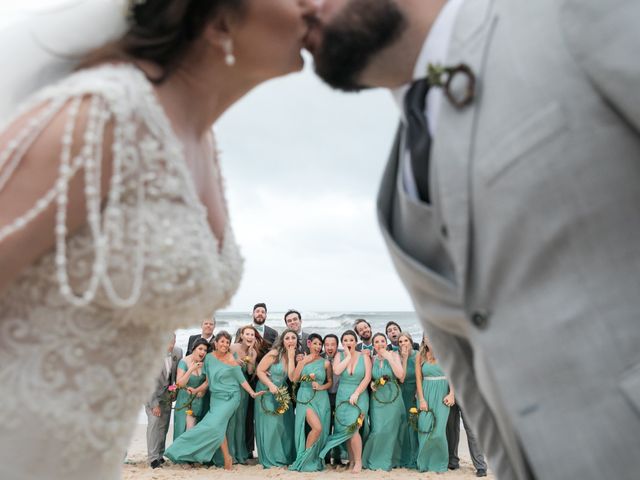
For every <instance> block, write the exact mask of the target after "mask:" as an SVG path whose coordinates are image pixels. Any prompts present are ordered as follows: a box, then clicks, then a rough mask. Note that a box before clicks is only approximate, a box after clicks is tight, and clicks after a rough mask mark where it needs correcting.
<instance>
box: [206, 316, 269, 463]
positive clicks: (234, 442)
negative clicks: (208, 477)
mask: <svg viewBox="0 0 640 480" xmlns="http://www.w3.org/2000/svg"><path fill="white" fill-rule="evenodd" d="M258 335H259V334H258ZM256 340H257V339H256V329H255V327H254V326H253V325H245V326H244V327H242V328H241V329H240V331H239V332H238V337H237V338H236V343H234V344H233V345H231V353H232V354H233V358H234V359H235V360H236V362H238V365H239V366H240V368H241V369H242V373H243V374H244V377H245V378H246V379H247V381H249V380H250V379H251V377H252V376H253V374H254V373H255V368H256V358H257V357H258V353H257V352H258V350H259V347H258V348H256ZM248 406H249V395H248V394H247V392H245V391H244V390H240V405H238V409H237V410H236V411H235V412H234V414H233V416H232V417H231V419H230V420H229V427H227V441H228V443H229V453H230V454H231V456H232V457H233V463H240V464H245V463H247V459H248V458H249V452H248V451H247V443H246V442H245V431H246V426H245V424H246V419H247V408H248ZM220 459H221V456H218V458H216V462H215V463H216V464H219V461H220Z"/></svg>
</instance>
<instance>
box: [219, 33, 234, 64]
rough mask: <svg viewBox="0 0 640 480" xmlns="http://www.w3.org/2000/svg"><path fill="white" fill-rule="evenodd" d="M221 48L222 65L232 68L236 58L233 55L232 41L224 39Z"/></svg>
mask: <svg viewBox="0 0 640 480" xmlns="http://www.w3.org/2000/svg"><path fill="white" fill-rule="evenodd" d="M222 48H223V49H224V63H226V64H227V66H229V67H231V66H233V65H234V64H235V63H236V57H235V55H234V54H233V40H231V39H230V38H228V39H226V40H225V42H224V43H223V44H222Z"/></svg>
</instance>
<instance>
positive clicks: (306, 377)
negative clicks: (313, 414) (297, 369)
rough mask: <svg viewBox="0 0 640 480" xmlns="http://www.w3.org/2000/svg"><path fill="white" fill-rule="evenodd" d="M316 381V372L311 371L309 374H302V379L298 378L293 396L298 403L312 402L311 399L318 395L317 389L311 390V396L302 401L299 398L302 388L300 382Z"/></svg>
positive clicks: (294, 385)
mask: <svg viewBox="0 0 640 480" xmlns="http://www.w3.org/2000/svg"><path fill="white" fill-rule="evenodd" d="M315 381H316V374H315V373H310V374H309V375H302V376H301V377H300V380H298V381H297V382H295V383H294V384H293V398H294V400H295V401H296V403H299V404H301V405H307V404H309V403H311V400H313V399H314V397H315V396H316V391H315V390H311V391H312V392H313V394H312V395H311V398H310V399H309V400H307V401H302V400H300V399H299V398H298V395H297V393H298V389H299V388H300V384H301V383H303V382H307V383H311V382H315Z"/></svg>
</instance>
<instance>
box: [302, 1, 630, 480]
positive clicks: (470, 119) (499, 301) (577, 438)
mask: <svg viewBox="0 0 640 480" xmlns="http://www.w3.org/2000/svg"><path fill="white" fill-rule="evenodd" d="M637 18H640V3H639V2H637V1H633V0H611V1H609V2H602V1H600V0H581V1H578V0H564V1H562V2H558V1H555V0H536V1H525V0H449V1H445V0H429V1H425V0H325V1H324V3H323V5H322V6H321V7H320V10H319V13H318V20H317V24H316V25H314V27H313V30H312V31H311V32H310V34H309V35H308V37H307V43H308V48H309V50H311V52H312V53H313V54H314V57H315V62H316V70H317V72H318V73H319V74H320V75H321V76H322V77H324V78H325V80H326V81H327V82H328V83H329V84H331V85H333V86H334V87H337V88H341V89H343V90H359V89H361V88H364V87H386V88H390V89H394V90H395V92H394V93H395V96H396V98H397V100H398V102H399V103H400V105H401V106H402V115H401V122H400V126H399V130H398V134H397V137H396V141H395V143H394V146H393V149H392V153H391V156H390V159H389V163H388V166H387V169H386V172H385V174H384V177H383V180H382V184H381V188H380V194H379V199H378V218H379V221H380V226H381V229H382V232H383V235H384V237H385V240H386V242H387V246H388V248H389V250H390V252H391V256H392V258H393V261H394V264H395V267H396V269H397V270H398V272H399V274H400V276H401V277H402V279H403V281H404V283H405V285H406V287H407V289H408V291H409V293H410V295H411V297H412V300H413V303H414V305H415V308H416V311H417V313H418V315H419V317H420V318H421V320H422V322H423V323H424V326H425V329H426V331H427V332H428V334H429V336H430V337H431V339H432V341H433V345H434V348H435V352H436V356H437V357H438V359H439V360H440V361H441V363H442V365H443V367H444V369H445V371H446V373H447V375H448V376H449V377H450V378H451V380H452V382H453V385H454V386H455V389H456V395H457V397H458V398H459V400H460V402H461V404H462V408H463V410H464V412H465V416H466V420H469V422H470V424H471V426H472V429H473V430H474V431H475V432H477V434H478V437H479V440H480V443H481V446H482V448H483V449H484V450H485V451H486V452H487V453H488V454H489V458H490V460H491V461H492V465H493V466H494V468H495V470H496V472H497V473H498V476H499V477H500V478H505V479H506V478H517V479H530V478H545V479H546V478H581V479H596V478H598V479H599V478H634V477H635V476H636V475H637V474H636V472H635V470H636V465H635V459H636V458H637V457H638V455H639V454H640V442H638V441H637V439H638V432H640V414H639V412H640V350H639V349H638V344H639V343H640V322H638V317H639V313H640V303H639V302H638V292H639V291H640V283H639V279H640V276H639V275H638V272H639V271H640V241H638V239H639V238H640V221H638V205H640V162H639V159H640V101H639V100H638V99H639V98H640V97H639V96H638V94H637V92H638V87H639V86H640V67H639V66H638V65H639V64H638V62H635V61H632V60H631V59H633V58H635V57H636V56H637V52H638V51H640V30H639V29H638V28H637V25H636V23H637V22H636V20H635V19H637ZM432 136H433V142H432ZM594 312H598V314H597V315H594ZM602 412H607V413H606V415H604V416H603V414H602ZM598 419H600V420H598Z"/></svg>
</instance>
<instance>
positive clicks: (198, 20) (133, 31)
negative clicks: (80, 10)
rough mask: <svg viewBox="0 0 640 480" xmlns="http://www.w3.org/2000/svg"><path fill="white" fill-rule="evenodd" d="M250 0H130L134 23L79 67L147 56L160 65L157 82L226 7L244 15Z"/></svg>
mask: <svg viewBox="0 0 640 480" xmlns="http://www.w3.org/2000/svg"><path fill="white" fill-rule="evenodd" d="M245 3H246V0H146V1H144V2H140V3H138V2H135V0H129V4H130V9H129V14H130V26H129V29H128V30H127V32H126V33H125V34H124V35H123V36H122V37H121V38H120V39H118V40H116V41H114V42H111V43H109V44H107V45H105V46H103V47H100V48H98V49H96V50H94V51H93V52H91V53H89V54H88V55H87V56H86V57H85V59H84V60H83V61H82V62H81V64H80V67H79V68H87V67H92V66H95V65H97V64H99V63H102V62H106V61H114V60H123V61H129V62H130V61H134V60H147V61H149V62H152V63H154V64H155V65H157V66H158V67H160V69H161V71H162V73H161V74H160V76H158V77H155V78H151V79H150V80H151V81H152V82H154V83H162V82H163V81H165V80H166V79H167V78H168V77H169V76H170V75H171V74H172V73H173V72H174V71H175V69H176V68H177V67H178V66H179V64H180V62H181V61H182V59H183V58H184V56H185V54H186V53H187V52H188V51H189V49H190V48H191V47H192V45H193V43H194V42H195V40H196V39H198V38H199V37H200V36H201V35H202V32H203V31H204V28H205V27H206V25H207V23H208V22H209V21H210V20H212V19H213V18H215V17H216V15H218V14H220V13H221V12H223V11H226V12H229V13H231V14H234V15H237V16H238V17H240V16H241V15H242V14H243V13H244V8H245Z"/></svg>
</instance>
